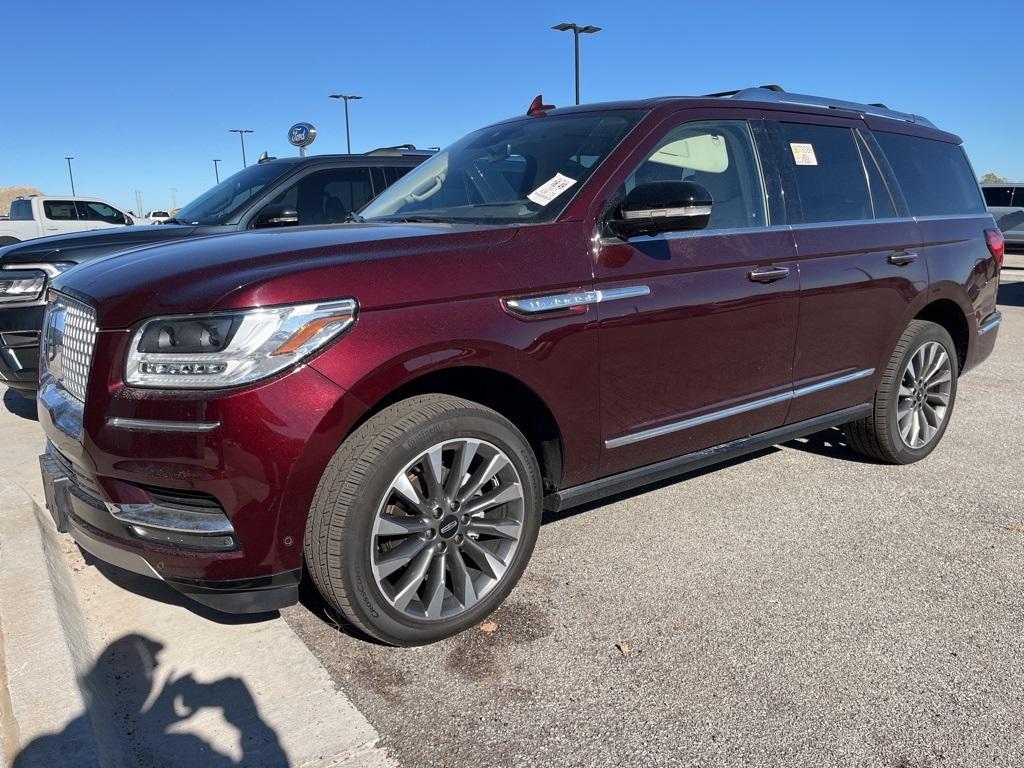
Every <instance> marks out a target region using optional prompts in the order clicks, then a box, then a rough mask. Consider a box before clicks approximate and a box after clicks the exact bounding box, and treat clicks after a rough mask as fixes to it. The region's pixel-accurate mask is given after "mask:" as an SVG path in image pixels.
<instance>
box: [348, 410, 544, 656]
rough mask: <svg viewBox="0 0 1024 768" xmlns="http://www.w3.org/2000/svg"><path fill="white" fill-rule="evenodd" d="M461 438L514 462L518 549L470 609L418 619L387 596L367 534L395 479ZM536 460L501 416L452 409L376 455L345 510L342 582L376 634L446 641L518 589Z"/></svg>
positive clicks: (537, 497) (532, 518)
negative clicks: (519, 494)
mask: <svg viewBox="0 0 1024 768" xmlns="http://www.w3.org/2000/svg"><path fill="white" fill-rule="evenodd" d="M458 438H474V439H478V440H484V441H486V442H488V443H491V444H492V445H494V446H496V447H497V448H499V449H500V450H501V451H503V452H504V453H505V455H506V456H508V457H509V459H510V460H511V461H512V463H513V464H514V466H515V468H516V471H517V472H518V473H519V479H520V481H521V482H522V485H523V497H524V519H523V532H522V537H521V539H520V544H519V549H518V550H517V551H516V554H515V555H514V558H513V561H512V562H511V563H510V564H509V567H508V570H507V571H506V572H505V575H504V577H503V578H502V579H501V581H500V582H499V583H498V584H497V585H496V586H495V587H494V589H493V590H492V591H491V592H490V593H489V594H488V595H487V596H486V597H485V598H483V599H482V600H480V602H478V603H477V604H476V605H475V606H473V607H472V608H471V609H470V610H468V611H466V612H465V613H462V614H460V615H458V616H455V617H452V618H450V619H442V620H434V621H417V620H416V619H414V618H412V617H409V616H406V615H405V614H403V613H402V612H400V611H398V610H397V609H395V608H394V607H393V606H392V605H391V604H390V603H388V601H387V599H386V598H385V597H384V596H383V594H382V593H381V591H380V588H379V587H378V586H377V583H376V580H375V579H374V577H373V572H372V570H371V568H370V534H371V531H372V529H373V521H374V518H375V516H376V514H377V509H378V506H379V504H380V500H381V499H382V498H383V496H384V494H385V492H386V491H387V489H388V487H389V486H390V483H391V481H392V480H394V478H395V476H396V475H397V474H398V473H399V472H401V471H402V469H404V468H405V467H406V466H407V465H408V463H409V462H410V461H412V459H414V458H415V457H416V456H418V455H419V454H421V453H422V452H423V451H425V450H427V449H428V448H430V447H431V446H433V445H436V444H437V443H440V442H443V441H445V440H453V439H458ZM541 488H542V486H541V482H540V471H539V469H538V467H537V460H536V458H535V457H534V455H533V452H532V451H531V450H530V447H529V444H528V443H527V442H526V440H525V439H524V438H523V436H522V435H521V434H520V433H519V432H518V431H517V430H516V429H515V428H514V427H512V426H511V425H510V424H508V423H507V422H505V421H504V419H502V418H501V417H499V416H498V415H497V414H493V413H492V412H489V411H486V410H483V409H481V410H480V411H474V410H469V409H467V410H465V411H462V412H451V413H448V414H446V415H445V416H443V417H440V418H435V419H432V420H430V421H428V422H426V423H424V424H420V425H418V426H417V427H414V428H413V429H411V430H409V431H408V432H406V433H404V434H403V435H402V437H401V438H399V439H398V440H395V441H394V442H393V443H392V444H391V445H389V446H387V447H386V448H385V449H384V451H383V452H382V454H381V455H380V456H378V457H377V459H376V461H375V462H374V464H373V467H372V470H371V471H370V472H369V473H368V474H367V475H366V476H365V477H364V479H363V482H362V484H361V487H360V488H359V496H358V498H359V501H358V503H357V504H356V505H355V506H354V508H350V509H349V510H348V512H347V514H348V516H349V520H348V524H347V525H346V536H345V540H344V541H343V542H342V563H341V566H342V569H343V573H342V574H341V576H342V579H343V580H344V581H345V582H346V584H347V585H348V587H349V594H350V595H351V596H352V609H353V610H355V611H357V612H358V613H359V615H360V616H359V617H360V619H361V620H362V621H363V622H364V623H366V624H368V625H370V626H371V627H373V629H374V634H377V635H378V636H379V637H380V638H381V639H383V640H386V641H387V642H391V643H394V644H396V645H411V644H422V643H429V642H434V641H437V640H441V639H443V638H445V637H449V636H451V635H454V634H456V633H458V632H461V631H463V630H465V629H468V628H469V627H472V626H474V625H475V624H477V623H479V622H480V621H482V620H483V619H484V618H486V616H487V615H488V614H490V613H491V612H492V611H494V609H495V608H496V607H497V606H498V605H500V604H501V603H502V601H504V599H505V598H506V597H507V596H508V594H509V593H510V592H511V591H512V589H513V588H514V587H515V585H516V583H517V582H518V581H519V579H520V577H521V576H522V574H523V571H524V570H525V568H526V564H527V562H528V561H529V559H530V556H531V554H532V553H533V548H534V545H535V543H536V540H537V534H538V532H539V530H540V521H541V515H542V511H543V510H542V491H541Z"/></svg>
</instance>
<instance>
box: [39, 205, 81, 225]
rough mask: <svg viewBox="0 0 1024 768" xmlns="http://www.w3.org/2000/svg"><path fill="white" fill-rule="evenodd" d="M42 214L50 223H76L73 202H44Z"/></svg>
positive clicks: (76, 218)
mask: <svg viewBox="0 0 1024 768" xmlns="http://www.w3.org/2000/svg"><path fill="white" fill-rule="evenodd" d="M43 213H44V214H45V215H46V218H48V219H50V220H51V221H77V220H78V213H77V212H76V211H75V203H74V201H73V200H44V201H43Z"/></svg>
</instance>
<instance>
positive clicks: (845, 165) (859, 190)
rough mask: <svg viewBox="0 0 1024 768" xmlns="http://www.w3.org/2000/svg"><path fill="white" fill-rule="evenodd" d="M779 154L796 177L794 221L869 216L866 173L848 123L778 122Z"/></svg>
mask: <svg viewBox="0 0 1024 768" xmlns="http://www.w3.org/2000/svg"><path fill="white" fill-rule="evenodd" d="M780 128H781V136H782V147H781V158H782V162H783V163H785V164H786V165H787V166H789V167H790V168H791V170H792V178H793V179H794V180H795V182H796V200H795V202H796V205H795V206H794V207H795V208H797V209H798V210H796V211H793V212H792V218H793V221H794V223H799V222H805V223H814V222H820V221H857V220H859V219H871V218H873V217H874V213H873V209H872V206H871V195H870V192H869V190H868V182H867V175H866V172H865V170H864V165H863V163H862V162H861V155H860V150H859V149H858V147H857V142H856V137H855V136H854V133H853V131H852V130H851V129H849V128H840V127H836V126H830V125H806V124H803V123H781V124H780Z"/></svg>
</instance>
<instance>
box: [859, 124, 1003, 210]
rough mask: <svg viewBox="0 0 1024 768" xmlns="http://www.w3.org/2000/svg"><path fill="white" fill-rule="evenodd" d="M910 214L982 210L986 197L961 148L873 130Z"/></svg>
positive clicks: (945, 143)
mask: <svg viewBox="0 0 1024 768" xmlns="http://www.w3.org/2000/svg"><path fill="white" fill-rule="evenodd" d="M875 137H876V138H877V139H878V143H879V144H881V145H882V150H883V151H884V152H885V156H886V157H887V158H888V160H889V165H891V166H892V169H893V172H894V173H895V174H896V179H897V180H898V181H899V183H900V187H902V189H903V196H904V197H905V198H906V199H907V205H908V206H909V207H910V213H911V215H913V216H945V215H950V214H963V213H983V212H984V210H985V201H984V199H983V198H982V196H981V195H980V194H978V182H977V181H975V179H974V173H973V172H972V171H971V165H970V163H968V162H967V156H966V155H965V154H964V151H963V148H961V147H960V146H958V145H956V144H949V143H947V142H945V141H935V140H933V139H922V138H919V137H917V136H905V135H903V134H899V133H881V132H879V133H876V134H875Z"/></svg>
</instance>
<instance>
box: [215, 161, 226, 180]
mask: <svg viewBox="0 0 1024 768" xmlns="http://www.w3.org/2000/svg"><path fill="white" fill-rule="evenodd" d="M222 162H224V161H223V160H214V161H213V177H214V178H215V179H217V183H218V184H220V169H218V168H217V163H222Z"/></svg>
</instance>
